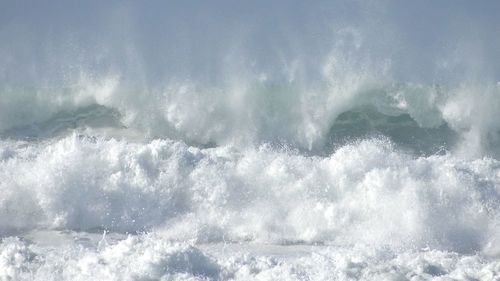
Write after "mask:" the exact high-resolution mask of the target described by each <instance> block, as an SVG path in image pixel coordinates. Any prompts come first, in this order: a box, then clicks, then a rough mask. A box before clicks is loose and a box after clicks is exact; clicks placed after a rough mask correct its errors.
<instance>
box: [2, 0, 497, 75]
mask: <svg viewBox="0 0 500 281" xmlns="http://www.w3.org/2000/svg"><path fill="white" fill-rule="evenodd" d="M309 2H311V3H309ZM499 14H500V1H493V0H492V1H451V0H450V1H1V2H0V41H1V42H2V44H1V45H0V81H2V82H3V83H4V84H5V83H7V84H24V83H32V82H34V83H37V81H45V82H47V81H62V80H64V79H69V80H71V79H72V77H73V76H75V75H78V73H81V72H82V71H83V72H87V73H91V74H93V75H101V74H109V73H117V74H119V75H120V76H122V77H125V78H126V79H129V80H130V79H131V80H133V79H139V78H140V79H141V81H142V82H143V83H144V82H145V83H156V82H158V81H161V80H163V79H164V78H165V77H169V76H175V77H181V78H189V79H201V80H207V81H212V80H218V79H222V78H221V77H224V76H225V75H226V74H227V73H228V72H232V71H235V69H236V70H238V71H241V72H242V73H247V72H263V73H266V74H267V75H268V76H270V77H271V78H276V79H281V78H280V77H284V76H286V75H285V74H283V73H286V72H287V71H288V70H289V69H290V68H291V67H293V66H295V67H296V68H299V69H300V71H298V72H300V73H301V75H302V76H303V78H304V79H306V80H314V79H318V78H317V77H318V76H319V73H320V72H321V65H322V63H323V62H324V60H325V58H327V57H331V56H332V53H333V54H334V55H335V56H338V57H339V58H340V59H341V60H343V63H344V64H345V65H349V67H350V68H351V70H352V69H356V68H360V69H362V68H365V67H366V65H377V64H383V63H387V62H389V64H390V71H389V72H390V76H391V77H392V78H394V79H396V80H403V81H415V82H428V83H431V82H443V81H448V80H450V81H455V80H460V79H489V80H500V36H499V35H500V34H499V33H500V17H498V15H499ZM68 77H69V78H68ZM48 83H51V82H48ZM54 83H55V82H54Z"/></svg>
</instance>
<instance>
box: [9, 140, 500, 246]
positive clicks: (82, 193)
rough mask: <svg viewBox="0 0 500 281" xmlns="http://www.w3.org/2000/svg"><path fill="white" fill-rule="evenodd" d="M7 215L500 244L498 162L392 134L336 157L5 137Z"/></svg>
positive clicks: (49, 222) (65, 225) (290, 238)
mask: <svg viewBox="0 0 500 281" xmlns="http://www.w3.org/2000/svg"><path fill="white" fill-rule="evenodd" d="M0 155H1V156H2V159H1V162H0V166H1V169H0V179H1V180H0V190H1V192H2V194H3V196H2V199H1V204H0V206H1V212H0V213H1V214H2V215H1V217H0V226H1V229H2V230H3V231H8V233H11V234H12V233H16V230H17V231H22V230H27V229H36V228H49V229H72V230H85V231H102V230H103V229H104V230H108V231H115V232H130V233H136V232H141V231H150V230H155V231H160V232H162V233H163V235H164V237H170V238H171V239H173V240H181V241H182V240H185V239H192V240H193V241H199V242H221V241H249V240H250V241H260V242H269V243H271V242H272V243H315V242H320V243H352V242H353V241H358V242H363V243H368V244H373V245H375V244H376V245H382V244H389V245H392V246H394V247H425V246H429V247H432V248H435V249H444V250H453V251H458V252H474V251H481V250H483V249H484V248H485V247H486V245H488V243H498V241H495V239H496V238H495V237H496V236H497V235H498V231H499V228H498V227H499V226H498V221H499V211H500V206H499V205H498V204H499V203H498V202H500V190H498V186H500V185H499V181H500V178H499V175H500V172H499V167H500V165H499V163H498V161H497V160H494V159H491V158H483V159H477V160H464V159H462V158H457V157H455V156H453V155H451V154H449V153H447V154H444V155H431V156H428V157H415V156H412V155H411V154H406V153H404V152H402V151H400V150H399V149H397V148H395V147H394V146H393V145H392V144H391V143H390V142H388V141H387V140H383V139H371V140H364V141H361V142H358V143H353V144H349V145H345V146H343V147H341V148H339V149H338V150H336V151H335V152H334V153H333V154H331V155H330V156H327V157H319V156H304V155H301V154H300V153H298V152H297V151H295V152H294V151H293V150H286V149H284V150H281V151H280V150H276V149H275V148H272V147H271V146H266V145H264V146H261V147H259V148H247V149H245V150H239V149H237V148H235V147H232V146H224V147H217V148H209V149H200V148H196V147H191V146H187V145H186V144H184V143H182V142H176V141H170V140H153V141H151V142H146V143H140V142H139V143H133V142H127V141H117V140H114V139H110V140H105V139H100V138H89V137H84V136H78V135H76V134H74V135H72V136H68V137H65V138H63V139H61V140H49V141H48V142H45V143H40V144H38V145H32V144H28V145H27V144H26V143H25V142H22V141H16V142H14V141H7V142H5V141H4V142H3V143H2V153H0Z"/></svg>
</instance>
